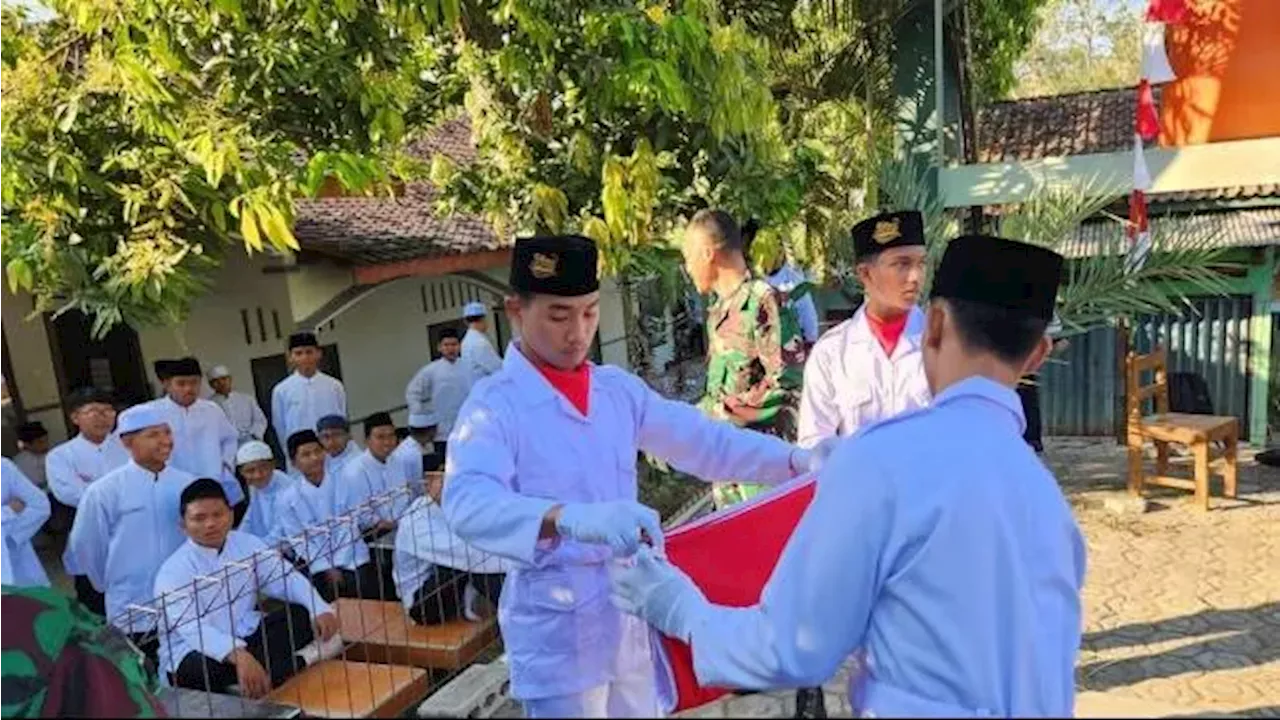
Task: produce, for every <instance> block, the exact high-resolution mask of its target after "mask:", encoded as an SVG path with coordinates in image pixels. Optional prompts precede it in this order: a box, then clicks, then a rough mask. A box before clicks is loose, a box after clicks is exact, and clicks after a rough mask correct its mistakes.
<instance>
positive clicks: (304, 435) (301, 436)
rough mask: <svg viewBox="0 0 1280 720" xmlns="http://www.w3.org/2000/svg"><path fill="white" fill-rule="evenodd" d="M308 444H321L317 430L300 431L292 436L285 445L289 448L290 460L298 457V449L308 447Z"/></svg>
mask: <svg viewBox="0 0 1280 720" xmlns="http://www.w3.org/2000/svg"><path fill="white" fill-rule="evenodd" d="M307 443H315V444H317V445H319V444H320V438H319V437H317V436H316V431H315V430H299V431H298V432H296V433H294V434H292V435H290V436H289V439H288V440H287V441H286V442H285V444H286V445H288V446H289V458H290V459H293V458H295V457H297V456H298V448H300V447H302V446H303V445H306V444H307Z"/></svg>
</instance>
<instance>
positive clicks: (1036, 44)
mask: <svg viewBox="0 0 1280 720" xmlns="http://www.w3.org/2000/svg"><path fill="white" fill-rule="evenodd" d="M1144 5H1145V3H1139V2H1137V1H1136V0H1049V2H1048V3H1047V4H1046V5H1045V6H1044V7H1043V8H1042V9H1041V10H1040V23H1039V30H1038V31H1037V32H1036V34H1035V38H1034V40H1033V41H1032V42H1031V44H1030V46H1029V47H1028V48H1027V51H1026V52H1025V53H1024V54H1023V55H1022V57H1021V58H1020V59H1019V60H1018V62H1017V64H1016V66H1015V73H1016V76H1017V84H1016V87H1015V88H1014V90H1013V95H1014V96H1016V97H1036V96H1040V95H1062V94H1065V93H1073V92H1081V91H1087V90H1099V89H1105V88H1116V87H1129V86H1132V85H1134V84H1135V83H1136V82H1137V78H1138V72H1139V63H1140V59H1141V47H1140V37H1141V31H1142V15H1141V6H1144Z"/></svg>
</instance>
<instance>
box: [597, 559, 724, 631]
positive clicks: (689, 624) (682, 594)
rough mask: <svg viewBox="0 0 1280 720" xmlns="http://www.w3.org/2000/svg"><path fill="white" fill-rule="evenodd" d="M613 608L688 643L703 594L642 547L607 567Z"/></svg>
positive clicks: (704, 601)
mask: <svg viewBox="0 0 1280 720" xmlns="http://www.w3.org/2000/svg"><path fill="white" fill-rule="evenodd" d="M609 583H610V597H611V599H612V600H613V604H614V607H616V608H618V609H619V610H621V611H623V612H625V613H629V614H631V615H635V616H636V617H639V618H641V619H643V620H645V621H646V622H648V623H649V624H650V625H652V626H653V627H655V628H657V629H658V630H659V631H660V632H661V633H662V634H663V635H667V636H669V637H673V638H677V639H680V640H684V641H685V642H689V638H690V635H691V634H692V633H693V629H694V626H695V625H696V621H697V618H698V617H699V615H700V614H701V613H702V612H703V610H704V609H705V608H706V607H707V606H708V605H707V599H706V596H704V595H703V594H702V591H701V590H699V589H698V586H697V585H694V584H693V581H692V580H690V579H689V576H688V575H686V574H684V571H682V570H681V569H680V568H678V567H676V566H675V565H672V564H671V563H669V562H667V561H666V560H665V559H664V558H661V557H659V556H658V555H657V554H656V553H655V552H654V550H653V548H649V547H642V548H640V550H639V551H638V552H637V553H636V554H635V557H633V558H629V559H628V560H625V561H615V562H614V563H613V564H612V565H610V566H609Z"/></svg>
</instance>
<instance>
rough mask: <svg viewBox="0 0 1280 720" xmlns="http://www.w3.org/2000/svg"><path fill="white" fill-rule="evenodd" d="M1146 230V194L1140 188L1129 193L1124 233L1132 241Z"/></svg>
mask: <svg viewBox="0 0 1280 720" xmlns="http://www.w3.org/2000/svg"><path fill="white" fill-rule="evenodd" d="M1146 231H1147V194H1146V193H1144V192H1142V191H1141V190H1134V191H1133V192H1131V193H1129V225H1128V226H1127V227H1125V234H1126V235H1128V237H1129V240H1130V241H1132V240H1134V239H1136V238H1137V237H1138V235H1140V234H1141V233H1144V232H1146Z"/></svg>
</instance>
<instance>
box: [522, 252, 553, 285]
mask: <svg viewBox="0 0 1280 720" xmlns="http://www.w3.org/2000/svg"><path fill="white" fill-rule="evenodd" d="M559 264H560V257H559V256H558V255H544V254H542V253H534V254H533V261H532V262H530V263H529V272H531V273H533V276H534V277H535V278H537V279H539V280H546V279H547V278H553V277H555V276H556V266H557V265H559Z"/></svg>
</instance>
